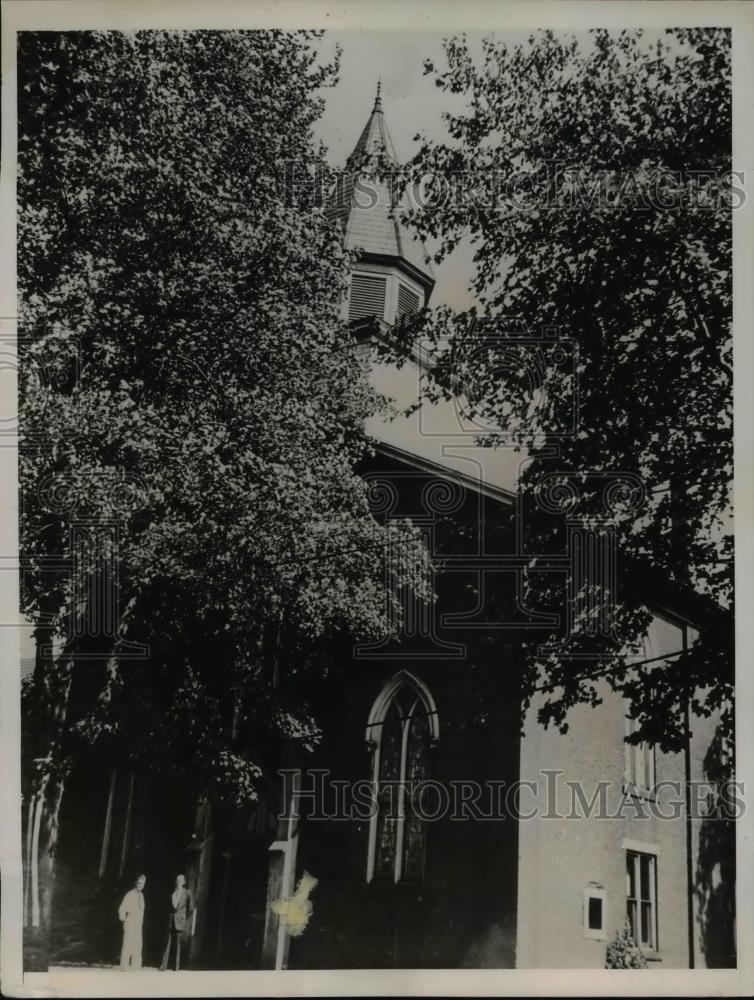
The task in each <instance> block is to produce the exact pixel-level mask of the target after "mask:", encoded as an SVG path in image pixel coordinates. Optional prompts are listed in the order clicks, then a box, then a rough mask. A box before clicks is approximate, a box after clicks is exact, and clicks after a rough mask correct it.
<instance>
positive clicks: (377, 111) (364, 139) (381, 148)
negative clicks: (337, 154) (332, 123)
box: [347, 79, 398, 166]
mask: <svg viewBox="0 0 754 1000" xmlns="http://www.w3.org/2000/svg"><path fill="white" fill-rule="evenodd" d="M376 153H384V154H385V155H386V156H387V158H388V159H389V160H390V162H391V163H394V164H395V165H396V166H397V165H398V154H397V153H396V152H395V146H394V145H393V140H392V139H391V138H390V132H389V131H388V127H387V122H386V121H385V114H384V112H383V110H382V79H379V80H378V81H377V93H376V94H375V98H374V106H373V108H372V113H371V114H370V116H369V118H368V119H367V123H366V125H365V126H364V129H363V131H362V133H361V135H360V136H359V141H358V142H357V143H356V145H355V146H354V148H353V152H352V153H351V155H350V156H349V157H348V161H347V163H348V164H352V163H361V162H363V161H364V160H365V159H366V158H368V157H370V156H373V155H374V154H376Z"/></svg>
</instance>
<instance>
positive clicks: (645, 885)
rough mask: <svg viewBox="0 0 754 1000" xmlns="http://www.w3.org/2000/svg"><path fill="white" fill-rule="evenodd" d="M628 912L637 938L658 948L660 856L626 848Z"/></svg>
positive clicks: (649, 946)
mask: <svg viewBox="0 0 754 1000" xmlns="http://www.w3.org/2000/svg"><path fill="white" fill-rule="evenodd" d="M626 915H627V916H628V923H629V926H630V928H631V936H632V937H633V939H634V941H636V943H637V944H638V945H639V946H640V947H642V948H645V949H647V950H649V951H656V950H657V858H656V857H655V855H654V854H643V853H641V852H639V851H626Z"/></svg>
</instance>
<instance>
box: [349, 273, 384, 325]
mask: <svg viewBox="0 0 754 1000" xmlns="http://www.w3.org/2000/svg"><path fill="white" fill-rule="evenodd" d="M386 288H387V279H386V278H379V277H373V276H372V275H366V274H354V275H353V277H352V278H351V296H350V300H349V304H348V318H349V320H354V319H363V318H364V317H366V316H376V317H377V318H378V319H384V318H385V291H386Z"/></svg>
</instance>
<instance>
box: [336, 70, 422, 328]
mask: <svg viewBox="0 0 754 1000" xmlns="http://www.w3.org/2000/svg"><path fill="white" fill-rule="evenodd" d="M378 158H379V161H380V162H379V166H380V167H381V168H383V169H384V167H385V165H386V164H387V166H388V168H389V167H390V166H391V165H392V166H395V167H398V166H399V160H398V154H397V153H396V151H395V146H394V145H393V140H392V138H391V136H390V132H389V131H388V127H387V122H386V120H385V113H384V110H383V107H382V81H381V80H378V81H377V91H376V94H375V98H374V104H373V106H372V110H371V112H370V115H369V118H368V119H367V122H366V125H365V126H364V128H363V129H362V132H361V135H360V136H359V139H358V141H357V143H356V145H355V146H354V149H353V152H352V153H351V155H350V156H349V157H348V160H347V161H346V173H345V175H344V176H343V177H342V178H341V180H340V182H339V183H338V185H337V190H336V196H335V198H334V200H333V203H332V204H331V205H330V209H329V214H330V215H331V216H334V217H336V218H338V219H340V220H341V222H342V224H343V228H344V241H343V242H344V246H345V248H346V249H347V250H358V251H359V258H358V262H357V264H356V267H355V268H354V272H353V275H352V278H351V293H350V301H349V305H348V316H349V318H350V319H352V320H362V319H367V318H368V317H370V316H376V317H377V318H378V319H379V320H381V321H384V322H387V323H392V322H394V321H395V320H396V319H397V318H398V317H399V316H401V315H402V314H404V313H408V312H414V311H416V310H417V309H420V308H422V307H423V306H424V305H426V303H427V301H428V300H429V296H430V295H431V293H432V288H433V287H434V283H435V279H434V275H433V273H432V268H431V266H430V264H429V263H428V261H427V259H426V254H425V252H424V248H423V247H422V245H421V243H420V242H419V241H418V240H417V239H416V238H415V237H414V236H413V234H412V233H411V232H410V231H409V230H408V229H406V228H405V227H404V226H403V225H402V223H401V220H400V212H399V211H396V207H397V206H395V205H394V204H393V197H392V182H391V180H390V178H389V177H388V178H385V177H384V175H380V172H379V171H377V172H375V175H374V176H372V174H370V173H369V170H370V166H373V165H374V161H375V160H377V159H378Z"/></svg>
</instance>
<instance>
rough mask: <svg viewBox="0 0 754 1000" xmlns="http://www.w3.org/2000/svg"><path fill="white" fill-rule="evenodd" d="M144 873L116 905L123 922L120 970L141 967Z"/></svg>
mask: <svg viewBox="0 0 754 1000" xmlns="http://www.w3.org/2000/svg"><path fill="white" fill-rule="evenodd" d="M146 881H147V877H146V875H139V876H138V878H137V879H136V882H135V883H134V887H133V889H129V890H128V892H127V893H126V894H125V896H124V897H123V902H122V903H121V904H120V906H119V907H118V917H119V919H120V921H121V923H122V924H123V947H122V949H121V953H120V967H121V971H123V972H125V971H126V970H127V969H140V968H141V948H142V925H143V923H144V893H143V891H142V890H143V889H144V886H145V884H146Z"/></svg>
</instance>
